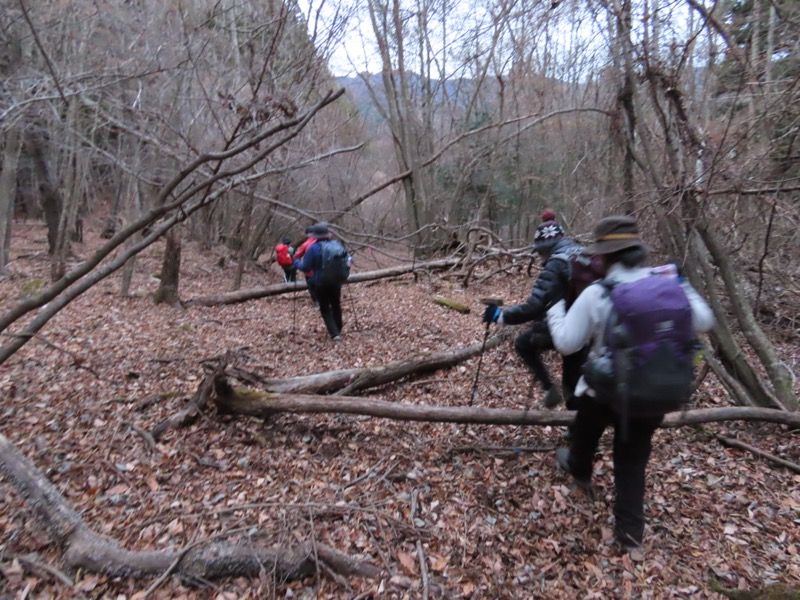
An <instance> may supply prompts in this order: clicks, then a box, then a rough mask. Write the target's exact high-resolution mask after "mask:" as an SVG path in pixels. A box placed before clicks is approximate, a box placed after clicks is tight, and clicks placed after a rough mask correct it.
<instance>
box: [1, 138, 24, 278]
mask: <svg viewBox="0 0 800 600" xmlns="http://www.w3.org/2000/svg"><path fill="white" fill-rule="evenodd" d="M20 146H21V144H20V132H19V129H18V128H17V127H11V128H10V129H9V130H8V131H7V132H6V143H5V145H4V148H3V169H2V171H0V271H2V270H4V269H5V268H6V265H8V261H9V256H8V250H9V247H10V241H11V224H12V222H13V220H14V198H15V197H16V195H17V164H18V160H19V152H20Z"/></svg>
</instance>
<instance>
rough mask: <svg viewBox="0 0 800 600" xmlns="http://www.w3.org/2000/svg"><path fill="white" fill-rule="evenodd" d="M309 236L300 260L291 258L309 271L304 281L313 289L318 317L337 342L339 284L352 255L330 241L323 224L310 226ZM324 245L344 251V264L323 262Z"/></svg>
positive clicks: (329, 233)
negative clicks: (317, 307) (311, 240)
mask: <svg viewBox="0 0 800 600" xmlns="http://www.w3.org/2000/svg"><path fill="white" fill-rule="evenodd" d="M309 235H310V236H311V237H313V238H314V239H315V240H316V242H315V243H314V244H311V245H310V246H309V247H308V249H307V250H306V253H305V255H304V256H303V260H302V262H301V261H295V265H296V266H297V268H298V269H299V270H301V271H303V272H304V273H308V272H311V273H312V274H311V275H310V276H309V279H308V283H309V284H310V285H311V286H313V287H314V290H315V292H316V296H317V301H318V302H319V312H320V314H321V315H322V320H323V321H324V322H325V327H326V328H327V330H328V334H329V335H330V336H331V338H332V339H333V341H335V342H340V341H341V340H342V284H343V283H344V281H346V280H347V273H349V268H350V265H351V264H352V258H351V257H350V255H349V254H347V253H346V251H345V250H344V247H342V246H341V244H340V243H339V242H338V241H334V240H333V236H332V234H331V232H330V229H329V228H328V224H327V223H317V224H316V225H313V226H312V227H311V229H310V232H309ZM327 244H335V245H336V246H337V247H341V249H342V251H343V252H344V256H343V257H341V258H342V260H343V261H344V264H338V263H337V264H336V265H335V266H330V265H327V266H326V265H324V264H323V255H324V253H325V252H326V248H325V247H326V245H327ZM332 268H333V269H334V270H335V272H333V273H331V269H332ZM326 270H327V272H326Z"/></svg>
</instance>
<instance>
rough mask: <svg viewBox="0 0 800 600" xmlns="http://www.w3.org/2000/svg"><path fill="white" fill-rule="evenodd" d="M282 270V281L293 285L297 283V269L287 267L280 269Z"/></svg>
mask: <svg viewBox="0 0 800 600" xmlns="http://www.w3.org/2000/svg"><path fill="white" fill-rule="evenodd" d="M281 268H282V269H283V280H284V281H285V282H287V283H289V282H291V283H294V282H295V281H297V267H294V266H291V265H290V266H288V267H281Z"/></svg>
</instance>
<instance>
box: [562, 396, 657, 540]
mask: <svg viewBox="0 0 800 600" xmlns="http://www.w3.org/2000/svg"><path fill="white" fill-rule="evenodd" d="M663 420H664V417H663V416H657V417H640V418H634V417H629V418H628V422H627V432H626V435H625V436H624V439H623V436H621V435H620V423H619V419H618V416H617V414H616V413H615V412H614V411H613V410H612V409H611V407H609V406H608V405H607V404H605V403H603V402H600V401H598V400H596V399H595V398H592V397H591V396H581V398H580V402H579V403H578V414H577V415H576V416H575V423H574V425H573V426H572V441H571V444H570V449H569V467H570V472H571V474H572V476H573V477H575V478H576V479H589V478H591V476H592V467H593V464H594V457H595V453H596V452H597V444H598V442H599V441H600V436H601V435H603V431H605V429H606V427H608V426H609V425H613V426H614V488H615V490H616V501H615V503H614V518H615V522H616V523H615V527H614V532H615V534H616V536H617V539H618V540H620V541H621V542H623V543H626V545H631V544H632V543H633V544H641V543H642V537H643V536H644V486H645V471H646V470H647V462H648V460H649V459H650V451H651V450H652V439H653V433H654V432H655V430H656V429H657V428H658V426H659V425H660V424H661V421H663Z"/></svg>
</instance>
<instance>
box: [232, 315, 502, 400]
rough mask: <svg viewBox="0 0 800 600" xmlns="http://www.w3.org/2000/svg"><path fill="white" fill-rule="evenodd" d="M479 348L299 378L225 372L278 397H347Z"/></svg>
mask: <svg viewBox="0 0 800 600" xmlns="http://www.w3.org/2000/svg"><path fill="white" fill-rule="evenodd" d="M513 333H514V332H513V330H512V329H510V328H504V329H501V330H500V331H498V332H497V333H496V334H495V335H493V336H492V337H490V338H489V339H488V340H487V342H486V350H489V349H491V348H495V347H496V346H499V345H500V343H502V342H503V341H504V340H506V339H508V338H509V337H510V336H511V335H513ZM481 346H482V344H473V345H471V346H467V347H466V348H459V349H456V350H447V351H444V352H428V353H421V354H416V355H412V356H409V357H406V358H403V359H401V360H398V361H395V362H393V363H389V364H388V365H383V366H380V367H362V368H357V369H339V370H336V371H326V372H325V373H315V374H312V375H300V376H298V377H286V378H266V377H261V376H260V375H258V374H256V373H252V372H249V371H242V370H241V369H238V368H235V367H234V368H231V369H229V371H230V372H231V373H232V374H234V375H237V376H239V377H240V378H241V379H244V380H245V381H248V382H253V381H257V382H258V385H259V386H260V387H261V388H263V389H264V390H266V391H268V392H273V393H279V394H281V393H282V394H332V393H338V394H342V395H347V394H352V393H354V392H358V391H362V390H365V389H368V388H371V387H377V386H380V385H385V384H387V383H391V382H393V381H397V380H398V379H402V378H403V377H408V376H410V375H417V374H420V373H426V372H430V371H437V370H439V369H447V368H450V367H453V366H455V365H457V364H458V363H460V362H463V361H465V360H467V359H469V358H472V357H473V356H476V355H477V354H479V353H480V352H481Z"/></svg>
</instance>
